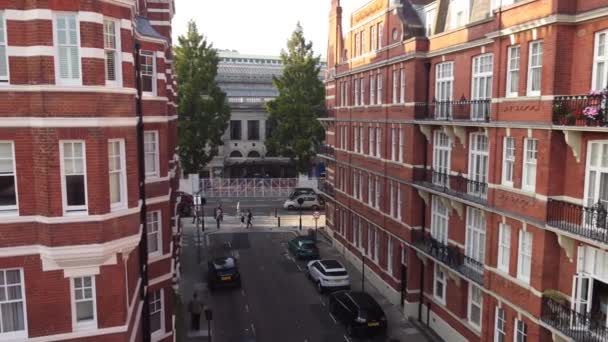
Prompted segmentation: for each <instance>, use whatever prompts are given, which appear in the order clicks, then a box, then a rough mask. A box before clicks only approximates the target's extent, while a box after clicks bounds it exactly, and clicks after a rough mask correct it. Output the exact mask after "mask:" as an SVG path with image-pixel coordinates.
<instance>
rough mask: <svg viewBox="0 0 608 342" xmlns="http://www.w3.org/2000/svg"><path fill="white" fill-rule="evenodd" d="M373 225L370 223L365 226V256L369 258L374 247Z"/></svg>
mask: <svg viewBox="0 0 608 342" xmlns="http://www.w3.org/2000/svg"><path fill="white" fill-rule="evenodd" d="M373 230H374V227H372V225H371V224H369V225H368V226H367V257H368V258H370V259H371V257H372V249H373V248H374V233H373Z"/></svg>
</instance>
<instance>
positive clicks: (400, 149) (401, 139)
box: [397, 127, 404, 162]
mask: <svg viewBox="0 0 608 342" xmlns="http://www.w3.org/2000/svg"><path fill="white" fill-rule="evenodd" d="M403 139H404V137H403V128H401V127H399V156H398V157H397V161H399V162H403Z"/></svg>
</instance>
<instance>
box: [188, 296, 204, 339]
mask: <svg viewBox="0 0 608 342" xmlns="http://www.w3.org/2000/svg"><path fill="white" fill-rule="evenodd" d="M188 311H189V312H190V328H191V329H192V330H196V331H198V330H200V329H201V313H202V312H203V303H202V302H201V301H200V300H199V299H198V294H197V293H196V291H195V292H194V295H193V296H192V299H191V300H190V303H188Z"/></svg>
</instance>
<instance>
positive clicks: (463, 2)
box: [449, 0, 470, 29]
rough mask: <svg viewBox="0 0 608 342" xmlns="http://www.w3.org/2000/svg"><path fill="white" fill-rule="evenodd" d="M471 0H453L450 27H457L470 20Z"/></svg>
mask: <svg viewBox="0 0 608 342" xmlns="http://www.w3.org/2000/svg"><path fill="white" fill-rule="evenodd" d="M469 2H470V1H469V0H451V1H450V9H449V17H450V20H449V28H450V29H455V28H457V27H461V26H464V25H466V24H467V23H468V22H469Z"/></svg>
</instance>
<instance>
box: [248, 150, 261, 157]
mask: <svg viewBox="0 0 608 342" xmlns="http://www.w3.org/2000/svg"><path fill="white" fill-rule="evenodd" d="M247 158H260V153H259V152H258V151H251V152H249V154H248V155H247Z"/></svg>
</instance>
